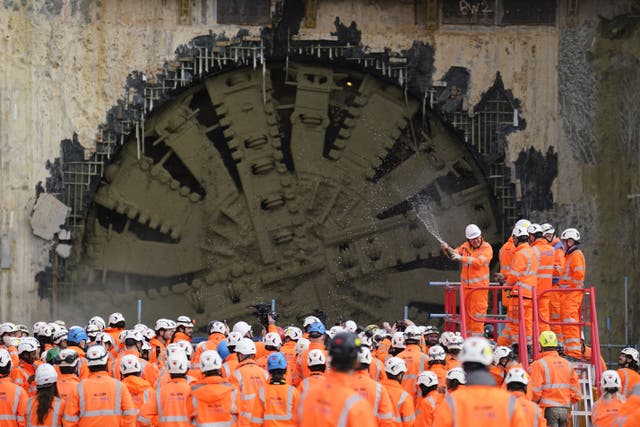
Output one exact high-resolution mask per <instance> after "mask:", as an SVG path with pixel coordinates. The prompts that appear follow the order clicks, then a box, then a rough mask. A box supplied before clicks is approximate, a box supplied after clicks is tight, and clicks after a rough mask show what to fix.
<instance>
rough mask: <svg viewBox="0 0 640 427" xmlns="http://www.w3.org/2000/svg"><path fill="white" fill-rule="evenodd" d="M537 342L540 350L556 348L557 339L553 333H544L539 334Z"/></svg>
mask: <svg viewBox="0 0 640 427" xmlns="http://www.w3.org/2000/svg"><path fill="white" fill-rule="evenodd" d="M538 342H539V343H540V346H541V347H542V348H549V347H557V346H558V337H557V336H556V334H555V333H554V332H553V331H544V332H542V333H541V334H540V338H538Z"/></svg>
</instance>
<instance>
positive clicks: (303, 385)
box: [296, 372, 325, 396]
mask: <svg viewBox="0 0 640 427" xmlns="http://www.w3.org/2000/svg"><path fill="white" fill-rule="evenodd" d="M324 380H325V377H324V372H311V375H309V376H308V377H307V378H305V379H303V380H302V381H300V384H298V386H297V387H296V388H297V389H298V391H299V392H300V395H301V396H303V395H304V394H305V393H306V392H307V391H308V390H309V388H310V387H312V386H313V384H315V383H317V382H319V381H324Z"/></svg>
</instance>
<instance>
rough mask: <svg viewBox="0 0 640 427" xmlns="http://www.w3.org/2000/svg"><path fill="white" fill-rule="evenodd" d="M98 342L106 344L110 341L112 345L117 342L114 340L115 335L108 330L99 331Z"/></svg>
mask: <svg viewBox="0 0 640 427" xmlns="http://www.w3.org/2000/svg"><path fill="white" fill-rule="evenodd" d="M96 342H98V343H100V344H106V343H110V344H111V345H115V344H116V343H115V341H114V340H113V337H112V336H111V335H110V334H108V333H106V332H101V333H99V334H98V336H96Z"/></svg>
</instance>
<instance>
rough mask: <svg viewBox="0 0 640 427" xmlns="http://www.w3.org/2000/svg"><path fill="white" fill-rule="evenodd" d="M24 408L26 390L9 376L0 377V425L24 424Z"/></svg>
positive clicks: (15, 426)
mask: <svg viewBox="0 0 640 427" xmlns="http://www.w3.org/2000/svg"><path fill="white" fill-rule="evenodd" d="M26 410H27V392H26V391H24V389H23V388H22V387H20V386H19V385H16V384H14V383H12V382H11V379H10V378H9V377H2V378H0V427H18V426H19V425H20V426H22V425H24V421H25V413H26Z"/></svg>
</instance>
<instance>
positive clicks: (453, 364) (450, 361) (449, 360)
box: [445, 354, 460, 370]
mask: <svg viewBox="0 0 640 427" xmlns="http://www.w3.org/2000/svg"><path fill="white" fill-rule="evenodd" d="M445 362H446V365H447V370H451V369H453V368H457V367H458V366H460V361H459V360H458V359H454V358H453V356H451V355H450V354H447V357H446V358H445Z"/></svg>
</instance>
